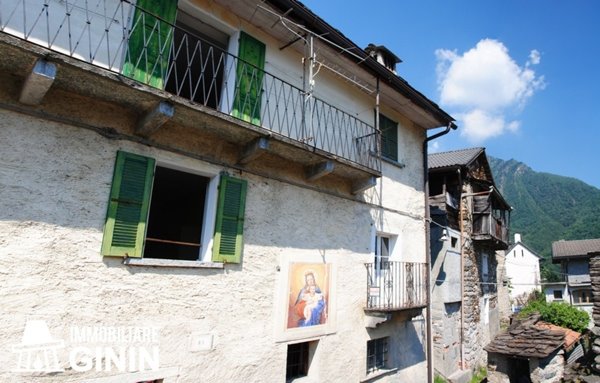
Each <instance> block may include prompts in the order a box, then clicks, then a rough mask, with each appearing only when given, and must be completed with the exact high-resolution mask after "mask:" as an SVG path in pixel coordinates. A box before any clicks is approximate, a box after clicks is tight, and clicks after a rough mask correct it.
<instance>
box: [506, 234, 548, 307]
mask: <svg viewBox="0 0 600 383" xmlns="http://www.w3.org/2000/svg"><path fill="white" fill-rule="evenodd" d="M505 267H506V276H507V277H508V278H509V280H510V286H511V288H510V297H511V299H515V298H517V297H519V296H523V294H528V293H531V292H532V291H534V290H541V285H540V258H539V257H537V256H536V255H535V254H533V253H532V252H530V251H529V250H528V249H527V248H526V247H524V246H522V245H520V244H517V245H515V246H514V248H513V249H511V251H510V252H507V253H506V258H505Z"/></svg>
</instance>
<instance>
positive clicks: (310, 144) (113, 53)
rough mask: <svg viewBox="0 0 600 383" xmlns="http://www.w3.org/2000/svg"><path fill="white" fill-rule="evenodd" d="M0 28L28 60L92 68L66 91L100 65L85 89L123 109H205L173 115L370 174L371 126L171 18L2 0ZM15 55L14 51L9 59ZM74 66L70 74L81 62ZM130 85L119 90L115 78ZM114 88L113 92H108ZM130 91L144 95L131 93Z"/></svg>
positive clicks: (377, 167) (115, 1)
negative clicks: (29, 52) (30, 47)
mask: <svg viewBox="0 0 600 383" xmlns="http://www.w3.org/2000/svg"><path fill="white" fill-rule="evenodd" d="M188 17H189V16H188ZM184 21H185V20H184ZM192 21H193V20H192ZM192 21H189V23H190V24H192ZM196 24H197V23H196ZM0 31H1V32H3V33H4V34H8V35H12V36H15V37H18V38H19V39H22V40H25V41H27V42H29V43H33V44H35V45H37V46H40V47H43V48H44V49H43V50H40V49H37V50H36V56H38V57H39V56H44V51H49V52H52V55H46V56H47V57H48V56H50V57H51V58H52V57H61V56H63V55H64V56H68V57H69V58H73V59H76V60H77V61H79V62H84V63H86V64H89V65H90V66H91V67H94V68H101V69H100V70H99V69H95V70H90V71H87V72H88V73H87V74H86V75H88V77H86V78H85V79H79V81H78V82H85V84H75V81H74V80H72V81H73V82H74V84H68V85H67V86H65V87H67V88H68V89H70V90H73V89H76V90H77V91H80V92H84V93H85V92H88V93H91V92H92V91H91V90H89V88H91V84H92V81H100V80H96V79H95V78H91V77H89V76H91V73H92V72H93V73H102V72H103V71H108V72H110V74H116V75H118V76H117V77H116V78H117V79H119V80H118V81H115V80H114V79H115V76H114V75H113V76H110V75H104V81H106V79H111V81H112V83H111V84H108V85H109V86H107V84H99V85H98V84H97V86H96V88H104V90H98V91H95V94H93V95H92V96H94V97H97V96H98V94H102V95H103V96H104V97H106V98H114V99H117V100H119V98H120V102H121V103H122V104H128V106H129V107H130V108H131V107H133V108H141V107H143V106H146V105H147V104H148V103H149V101H150V100H155V101H168V102H171V103H175V106H176V107H177V106H178V105H182V106H184V107H185V108H186V109H190V108H192V109H194V110H196V111H207V110H209V112H208V114H209V117H208V118H211V116H216V117H217V118H220V119H221V121H215V119H214V118H212V120H209V122H208V123H207V122H205V121H203V122H204V123H203V124H201V123H199V122H200V120H201V119H206V118H207V117H199V115H198V114H197V113H196V112H194V113H196V114H195V115H194V114H190V113H189V112H188V111H185V112H183V114H181V115H180V116H179V117H178V118H179V121H183V120H184V119H185V120H186V121H183V122H182V124H188V125H190V126H191V125H194V127H195V128H196V127H197V126H199V125H200V126H205V127H207V126H208V127H207V129H212V131H211V134H216V135H220V136H221V137H222V138H225V139H226V140H228V141H229V142H231V143H233V144H234V145H242V146H243V145H248V144H249V143H251V142H253V141H256V140H258V139H260V138H268V139H273V140H276V141H277V144H276V145H272V147H271V148H270V149H272V150H274V151H275V152H276V154H277V155H278V156H281V157H282V158H285V159H286V160H290V161H295V162H299V163H300V164H301V165H303V166H305V168H306V169H316V170H315V172H316V173H317V174H318V172H319V166H320V165H322V164H323V163H324V161H329V162H331V161H334V162H335V170H333V172H334V174H337V175H339V176H341V177H342V178H345V179H350V180H352V181H359V180H365V179H368V178H370V177H372V176H380V172H381V163H380V159H379V158H378V156H377V155H373V153H377V152H378V141H379V133H378V132H377V130H376V129H375V128H374V127H373V126H372V125H370V124H368V123H366V122H364V121H362V120H360V119H358V118H356V117H355V116H353V115H352V114H350V113H347V112H345V111H343V110H341V109H339V108H338V107H336V106H334V105H333V104H332V103H330V102H327V101H325V100H321V99H318V98H316V97H314V95H313V94H311V92H310V90H307V89H302V88H301V87H302V81H300V80H299V84H296V85H294V84H290V83H288V82H286V81H284V80H282V79H280V78H278V77H277V76H274V75H272V74H270V73H268V72H267V71H264V70H262V69H261V68H260V67H259V66H256V65H253V64H252V63H249V62H246V61H244V60H241V59H240V58H238V57H236V56H233V55H231V54H230V53H228V52H227V51H226V49H227V48H226V46H223V45H222V44H219V43H218V41H217V42H215V40H214V39H208V38H206V36H204V35H203V34H202V33H199V32H198V31H196V30H191V29H188V28H187V27H186V26H185V23H182V22H181V21H180V20H179V19H178V20H177V22H176V23H175V24H172V23H169V22H167V21H165V20H164V19H161V18H159V17H157V16H156V15H153V14H150V13H148V12H145V11H144V10H142V9H140V8H137V7H136V6H135V5H134V4H131V3H129V2H127V1H119V0H96V1H93V2H87V1H86V2H83V1H73V2H62V1H25V0H8V1H6V2H4V3H3V5H2V9H1V10H0ZM4 40H6V39H4ZM217 40H218V39H217ZM56 53H58V54H59V55H56ZM15 57H16V56H15ZM29 59H30V60H33V59H34V58H29ZM16 61H17V58H14V61H13V62H12V64H11V65H12V66H14V62H16ZM0 64H1V63H0ZM8 65H9V64H8V63H7V64H4V67H5V68H6V67H8ZM77 65H79V66H80V67H81V65H80V64H77ZM17 66H18V65H17ZM72 66H73V67H74V66H76V65H72ZM0 67H2V65H0ZM64 67H66V65H65V66H63V67H61V70H63V71H64V70H65V69H64ZM77 69H79V71H78V72H77V73H80V72H81V70H80V69H81V68H77ZM300 70H301V68H300ZM63 74H64V72H63ZM77 75H78V76H79V74H77ZM74 76H75V75H74V74H73V76H72V77H74ZM81 76H83V75H81ZM96 78H99V77H98V76H96ZM126 78H127V79H126ZM136 83H137V84H138V85H135V86H128V88H129V89H123V88H124V87H123V84H125V85H128V84H136ZM63 85H64V84H63ZM117 86H118V87H120V88H121V89H122V91H115V90H113V89H109V88H110V87H112V88H114V87H117ZM107 88H108V90H107ZM140 90H142V91H145V92H146V95H139V91H140ZM133 92H135V93H133ZM148 95H150V96H152V97H148ZM155 96H156V97H155ZM138 98H140V99H143V101H144V102H142V101H139V102H138V100H137V99H138ZM124 100H125V101H126V102H125V101H124ZM111 101H112V99H111ZM181 109H184V108H181ZM210 111H212V112H210ZM205 114H207V112H205ZM240 128H242V129H243V131H242V130H241V129H240ZM282 144H283V145H282ZM331 168H333V166H327V167H326V169H329V171H331Z"/></svg>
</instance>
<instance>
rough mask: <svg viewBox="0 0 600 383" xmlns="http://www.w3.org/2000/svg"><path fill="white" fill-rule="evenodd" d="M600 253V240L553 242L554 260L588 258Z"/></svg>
mask: <svg viewBox="0 0 600 383" xmlns="http://www.w3.org/2000/svg"><path fill="white" fill-rule="evenodd" d="M591 253H600V238H597V239H581V240H577V241H564V240H563V241H556V242H552V258H553V259H556V258H569V257H588V256H589V255H590V254H591Z"/></svg>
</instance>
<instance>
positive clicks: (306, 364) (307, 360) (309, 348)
mask: <svg viewBox="0 0 600 383" xmlns="http://www.w3.org/2000/svg"><path fill="white" fill-rule="evenodd" d="M318 344H319V341H318V340H309V341H306V342H298V343H288V345H287V348H286V353H287V354H286V358H285V381H286V382H293V381H295V380H296V379H298V381H304V379H306V378H307V377H309V376H310V375H311V364H312V359H313V356H314V354H315V351H316V349H317V347H318ZM296 347H301V348H302V349H301V350H300V351H301V352H302V353H303V355H302V357H301V358H300V359H301V362H302V363H301V364H302V365H303V366H302V367H301V368H302V369H303V371H302V372H301V373H300V374H296V375H293V376H289V373H290V368H291V367H292V364H291V363H290V348H296ZM296 365H297V364H294V365H293V366H296Z"/></svg>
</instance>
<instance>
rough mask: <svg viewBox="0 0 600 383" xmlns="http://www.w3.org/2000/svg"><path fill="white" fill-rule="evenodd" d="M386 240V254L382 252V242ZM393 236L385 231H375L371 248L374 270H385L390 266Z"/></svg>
mask: <svg viewBox="0 0 600 383" xmlns="http://www.w3.org/2000/svg"><path fill="white" fill-rule="evenodd" d="M385 240H387V255H383V254H382V251H381V250H382V249H383V248H384V247H383V242H384V241H385ZM394 242H395V241H394V238H393V236H391V235H389V234H386V233H379V232H377V233H375V244H374V248H373V254H374V258H373V262H374V266H375V270H376V271H380V270H386V269H389V268H390V264H389V262H390V258H391V257H392V253H393V249H394Z"/></svg>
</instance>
